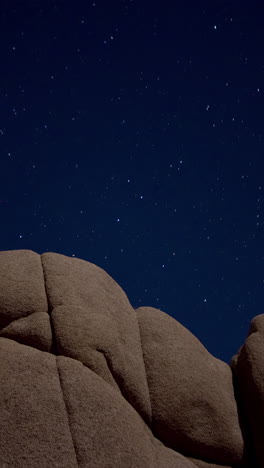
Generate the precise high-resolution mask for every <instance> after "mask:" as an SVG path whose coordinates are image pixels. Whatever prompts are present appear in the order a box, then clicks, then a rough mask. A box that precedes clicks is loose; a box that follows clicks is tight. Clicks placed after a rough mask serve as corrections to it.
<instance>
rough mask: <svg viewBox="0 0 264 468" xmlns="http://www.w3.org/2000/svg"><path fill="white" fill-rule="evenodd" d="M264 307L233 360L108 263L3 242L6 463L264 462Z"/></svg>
mask: <svg viewBox="0 0 264 468" xmlns="http://www.w3.org/2000/svg"><path fill="white" fill-rule="evenodd" d="M263 352H264V315H261V316H258V317H256V318H255V319H254V320H253V321H252V325H251V330H250V333H249V336H248V338H247V340H246V343H245V345H244V346H243V347H241V348H240V350H239V352H238V354H237V355H236V356H234V358H233V359H232V361H231V362H230V366H229V365H228V364H226V363H224V362H222V361H220V360H219V359H216V358H215V357H214V356H212V355H211V354H210V353H209V352H208V351H207V350H206V348H205V347H204V346H203V345H202V343H201V342H200V341H199V340H198V339H197V338H196V337H195V336H194V335H193V334H192V333H191V332H190V331H188V330H187V329H186V328H185V327H184V326H182V325H181V324H180V323H179V322H178V321H177V320H175V319H174V318H172V317H170V316H169V315H168V314H166V313H164V312H162V311H161V310H158V309H155V308H153V307H140V308H138V309H134V308H133V307H132V306H131V304H130V302H129V300H128V298H127V296H126V294H125V293H124V291H123V290H122V289H121V287H120V286H119V285H118V284H117V283H116V282H115V281H114V280H113V279H112V278H111V277H110V276H109V275H108V274H107V273H106V272H105V271H104V270H102V269H101V268H99V267H98V266H96V265H94V264H92V263H90V262H87V261H84V260H81V259H77V258H71V257H67V256H64V255H61V254H57V253H49V252H48V253H44V254H42V255H39V254H38V253H36V252H33V251H31V250H15V251H3V252H0V468H10V467H19V468H23V467H25V468H31V467H34V468H35V467H36V468H44V467H45V468H47V467H49V468H53V467H54V468H55V467H56V468H60V467H61V468H74V467H83V468H85V467H87V468H88V467H89V468H95V467H98V468H99V467H100V468H103V467H117V468H122V467H124V468H129V467H131V468H132V467H133V468H136V467H138V468H141V467H142V468H144V467H146V468H147V467H149V468H174V467H175V468H195V467H201V468H209V467H226V468H227V467H233V468H235V467H248V468H249V467H250V468H253V467H255V466H256V467H262V468H263V467H264V451H263V449H262V437H263V436H262V429H261V427H262V421H263V416H264V403H263V401H264V357H263Z"/></svg>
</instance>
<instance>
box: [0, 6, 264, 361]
mask: <svg viewBox="0 0 264 468" xmlns="http://www.w3.org/2000/svg"><path fill="white" fill-rule="evenodd" d="M263 43H264V4H263V1H256V0H252V1H250V2H249V1H243V0H242V1H241V0H240V1H238V0H237V1H235V0H233V1H232V0H214V1H211V0H210V1H209V0H208V1H203V0H201V1H199V2H198V1H196V2H194V1H193V2H190V1H179V2H172V1H167V0H163V1H155V0H154V1H152V2H148V1H145V0H115V1H109V0H95V1H89V0H86V1H78V0H76V2H72V1H67V0H63V1H52V0H45V1H41V0H28V1H25V0H24V1H22V0H21V1H18V0H17V1H14V0H1V6H0V56H1V73H0V225H1V230H0V250H1V251H4V250H17V249H31V250H34V251H36V252H38V253H40V254H41V253H44V252H57V253H60V254H63V255H67V256H70V257H77V258H81V259H83V260H86V261H89V262H92V263H95V264H96V265H98V266H100V267H101V268H103V269H104V270H106V271H107V272H108V273H109V274H110V275H111V276H112V277H113V278H114V279H115V281H117V283H118V284H119V285H120V286H121V287H122V288H123V289H124V291H125V292H126V294H127V296H128V298H129V300H130V302H131V304H132V306H133V307H134V308H137V307H140V306H152V307H156V308H158V309H161V310H163V311H164V312H166V313H167V314H169V315H171V316H173V317H175V318H176V319H177V320H178V321H179V322H180V323H181V324H182V325H184V326H185V327H187V328H188V329H189V330H190V331H191V332H192V333H193V334H194V335H196V336H197V338H199V340H200V341H201V342H202V343H203V344H204V346H205V347H206V348H207V349H208V351H209V352H210V353H212V354H213V355H214V356H215V357H217V358H219V359H221V360H223V361H225V362H227V363H228V362H229V361H230V359H231V357H232V356H233V355H234V354H235V353H236V352H237V350H238V348H239V347H240V346H241V345H242V344H243V342H244V340H245V339H246V336H247V332H248V328H249V323H250V321H251V319H252V318H253V317H254V316H255V315H258V314H261V313H263V312H264V310H263V306H264V272H263V265H264V251H263V246H264V243H263V240H264V232H263V226H264V224H263V215H264V146H263V143H264V130H263V105H264V100H263V95H264V83H263V80H264V53H263V47H262V46H261V44H263Z"/></svg>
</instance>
